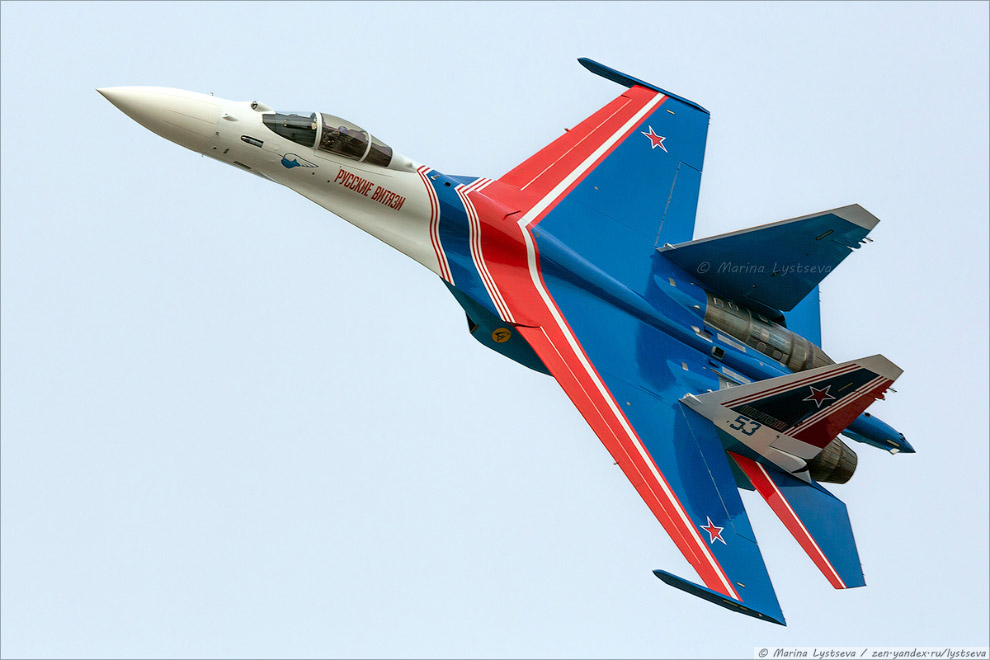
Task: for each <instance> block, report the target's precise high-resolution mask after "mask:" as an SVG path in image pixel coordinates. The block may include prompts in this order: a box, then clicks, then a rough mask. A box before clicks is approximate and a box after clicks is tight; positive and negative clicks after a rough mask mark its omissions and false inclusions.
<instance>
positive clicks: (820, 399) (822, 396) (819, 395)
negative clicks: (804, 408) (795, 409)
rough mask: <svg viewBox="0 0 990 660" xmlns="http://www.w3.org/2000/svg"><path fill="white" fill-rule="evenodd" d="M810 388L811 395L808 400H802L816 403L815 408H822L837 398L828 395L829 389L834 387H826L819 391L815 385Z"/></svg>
mask: <svg viewBox="0 0 990 660" xmlns="http://www.w3.org/2000/svg"><path fill="white" fill-rule="evenodd" d="M808 387H809V388H811V394H809V395H808V397H807V398H805V399H801V400H802V401H814V402H815V406H817V407H818V408H821V407H822V404H823V403H825V402H826V401H831V400H832V399H834V398H835V397H834V396H832V395H831V394H829V393H828V389H829V388H830V387H832V386H831V385H826V386H825V387H823V388H822V389H818V388H817V387H815V386H814V385H809V386H808Z"/></svg>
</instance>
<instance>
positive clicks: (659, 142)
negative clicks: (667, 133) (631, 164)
mask: <svg viewBox="0 0 990 660" xmlns="http://www.w3.org/2000/svg"><path fill="white" fill-rule="evenodd" d="M647 128H649V129H650V132H649V133H647V132H645V131H643V133H642V135H645V136H646V137H648V138H650V149H651V150H652V149H656V148H657V147H660V148H661V149H663V150H664V151H665V152H667V153H670V152H668V151H667V147H665V146H663V141H664V140H666V139H667V138H665V137H661V136H659V135H657V134H656V133H654V132H653V127H652V126H648V127H647Z"/></svg>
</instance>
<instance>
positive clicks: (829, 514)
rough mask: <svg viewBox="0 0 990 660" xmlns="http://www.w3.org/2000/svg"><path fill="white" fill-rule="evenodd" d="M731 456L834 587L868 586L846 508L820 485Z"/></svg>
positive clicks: (752, 461)
mask: <svg viewBox="0 0 990 660" xmlns="http://www.w3.org/2000/svg"><path fill="white" fill-rule="evenodd" d="M729 456H731V457H732V458H733V459H734V460H735V461H736V463H737V464H738V465H739V467H740V468H742V471H743V472H745V473H746V476H747V477H749V480H750V482H752V484H753V486H754V487H756V490H757V492H758V493H759V494H760V495H761V496H762V497H763V499H764V500H766V501H767V504H769V505H770V508H771V509H772V510H773V512H774V513H775V514H777V517H778V518H780V521H781V522H782V523H784V527H786V528H787V531H789V532H790V533H791V536H793V537H794V538H795V540H797V542H798V543H799V544H800V545H801V548H802V549H803V550H804V551H805V552H806V553H807V555H808V556H809V557H810V558H811V561H813V562H814V563H815V566H817V567H818V570H820V571H821V572H822V575H824V576H825V578H826V579H827V580H828V581H829V583H830V584H831V585H832V586H833V587H835V588H836V589H848V588H850V587H862V586H864V585H866V580H864V579H863V569H862V567H861V566H860V563H859V553H858V552H857V551H856V540H855V539H854V538H853V532H852V525H851V524H850V522H849V513H848V512H847V511H846V505H845V504H843V503H842V502H841V501H840V500H838V499H837V498H836V497H835V496H834V495H832V494H831V493H830V492H828V491H827V490H825V489H824V488H822V487H821V486H819V485H818V484H815V483H811V484H809V483H806V482H804V481H802V480H800V479H797V478H795V477H792V476H791V475H789V474H784V473H783V472H780V471H779V470H775V469H774V468H772V467H767V466H765V465H763V464H762V463H757V462H756V461H754V460H752V459H749V458H746V457H744V456H740V455H739V454H736V453H734V452H729Z"/></svg>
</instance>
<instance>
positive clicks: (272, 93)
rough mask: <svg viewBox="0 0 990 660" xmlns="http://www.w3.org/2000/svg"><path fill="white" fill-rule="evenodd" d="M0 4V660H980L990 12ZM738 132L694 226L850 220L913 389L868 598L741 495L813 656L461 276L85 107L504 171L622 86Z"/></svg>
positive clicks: (848, 352)
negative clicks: (606, 439)
mask: <svg viewBox="0 0 990 660" xmlns="http://www.w3.org/2000/svg"><path fill="white" fill-rule="evenodd" d="M0 12H2V53H0V55H2V57H0V59H2V223H0V228H2V235H0V239H2V245H0V256H2V278H0V293H2V298H0V300H2V318H0V329H2V335H0V352H2V372H0V386H2V390H0V396H2V417H0V430H2V457H0V471H2V472H0V477H2V511H0V513H2V533H0V541H2V548H0V550H2V553H0V568H2V581H0V606H2V612H0V617H2V618H0V646H2V648H0V651H2V654H3V656H5V657H220V656H224V657H230V656H251V657H259V656H263V657H276V656H289V657H335V656H339V657H380V656H401V657H442V656H457V657H478V656H481V657H560V656H583V657H598V656H603V657H695V656H707V657H712V656H715V657H722V656H728V657H735V656H739V657H751V656H752V653H753V647H754V646H763V645H814V644H819V645H821V644H834V645H843V646H865V645H897V646H927V645H939V646H942V645H948V644H964V645H986V644H987V643H988V624H987V621H988V619H990V612H988V531H987V520H988V499H990V496H988V477H987V466H988V449H987V447H988V442H987V439H988V432H987V428H988V414H987V400H988V389H987V368H988V359H987V341H988V327H987V309H988V295H987V289H988V284H987V281H988V259H987V245H988V225H990V212H988V176H990V175H988V160H990V156H988V115H990V108H988V76H990V72H988V55H987V53H988V22H990V21H988V4H987V3H965V4H948V3H938V4H896V3H880V4H837V3H825V4H814V3H797V4H756V5H749V4H736V3H732V4H716V3H699V4H648V3H634V4H619V3H610V4H594V3H575V4H572V3H552V4H536V3H524V4H505V5H501V4H500V5H491V4H455V3H441V4H414V3H400V4H374V3H372V4H317V3H305V4H288V3H285V4H266V3H260V2H259V3H247V4H237V3H220V4H195V3H175V4H171V3H167V4H156V3H146V4H126V3H109V4H84V3H67V4H46V3H12V2H5V3H3V5H2V8H0ZM581 56H587V57H591V58H594V59H597V60H599V61H601V62H604V63H606V64H608V65H610V66H612V67H615V68H617V69H619V70H621V71H625V72H627V73H629V74H631V75H633V76H636V77H639V78H642V79H644V80H647V81H650V82H653V83H655V84H657V85H660V86H661V87H664V88H667V89H669V90H671V91H673V92H675V93H677V94H680V95H682V96H686V97H687V98H690V99H692V100H695V101H697V102H699V103H701V104H702V105H704V106H705V107H706V108H708V109H709V110H710V111H711V113H712V120H711V129H710V132H709V142H708V152H707V158H706V164H705V177H704V183H703V185H702V191H701V202H700V208H699V216H698V236H699V237H700V236H705V235H711V234H715V233H720V232H723V231H730V230H734V229H740V228H744V227H748V226H752V225H756V224H761V223H765V222H771V221H775V220H781V219H784V218H789V217H794V216H798V215H803V214H806V213H811V212H814V211H818V210H822V209H827V208H833V207H836V206H841V205H845V204H851V203H860V204H862V205H863V206H865V207H866V208H867V209H869V210H870V211H871V212H873V213H874V214H875V215H876V216H877V217H879V218H880V219H881V224H880V225H879V226H878V227H877V229H876V230H875V231H874V232H873V233H872V237H873V238H874V240H875V242H874V243H873V244H870V245H868V246H866V247H865V248H863V249H862V250H861V251H859V252H857V253H856V254H854V255H852V256H851V257H850V258H849V259H848V260H847V261H846V262H845V263H843V265H842V266H841V268H839V269H838V270H837V272H835V273H834V274H833V275H830V276H829V278H828V279H827V280H826V281H825V284H824V286H823V314H824V328H823V329H824V347H825V349H826V350H827V351H828V352H829V353H830V354H831V355H832V356H833V357H834V358H836V359H837V360H840V361H841V360H846V359H852V358H856V357H861V356H865V355H871V354H873V353H877V352H882V353H884V354H885V355H886V356H887V357H889V358H890V359H891V360H893V361H894V362H895V363H897V364H898V365H900V366H901V367H902V368H904V370H905V373H904V376H903V377H902V378H901V379H900V380H899V381H898V383H897V390H898V392H897V393H896V394H893V395H891V396H890V397H888V400H887V401H885V402H880V403H878V404H877V405H876V406H875V408H874V409H873V410H874V412H876V413H877V414H878V415H880V416H881V417H882V418H883V419H885V420H887V421H889V422H890V423H892V424H893V425H894V426H896V427H897V428H898V429H900V430H902V431H903V432H904V433H905V434H906V435H907V437H908V439H909V440H910V441H911V442H912V444H913V445H914V446H915V447H916V448H917V450H918V453H917V454H916V455H913V456H890V455H887V454H885V453H882V452H878V451H874V450H871V449H870V448H869V447H865V446H863V447H856V449H857V451H858V453H859V456H860V467H859V471H858V472H857V474H856V475H855V477H854V478H853V480H852V481H851V482H850V483H849V484H847V485H844V486H837V487H835V488H834V489H833V492H835V493H836V494H837V495H838V496H839V497H840V498H842V499H843V500H844V501H845V502H846V503H847V504H848V506H849V510H850V513H851V518H852V522H853V527H854V531H855V534H856V538H857V540H858V542H859V548H860V554H861V559H862V562H863V566H864V571H865V574H866V580H867V583H868V584H869V586H868V587H866V588H864V589H854V590H849V591H846V592H836V591H834V590H833V589H831V587H829V586H828V584H827V582H826V581H825V579H824V578H823V577H822V576H821V575H820V574H819V573H818V572H817V570H816V569H815V568H814V566H813V565H812V564H811V562H810V561H809V560H808V559H807V558H806V557H805V556H804V555H803V553H802V552H801V551H800V549H799V547H798V546H797V544H796V542H795V541H793V539H791V538H790V537H789V536H788V535H787V534H786V532H785V531H784V530H783V527H782V526H781V525H780V524H779V522H778V521H777V520H776V518H774V517H773V515H772V514H771V513H770V511H769V509H768V508H767V507H766V506H765V505H764V503H763V502H762V501H760V500H759V499H758V498H754V497H752V496H747V497H744V500H745V502H746V504H747V506H748V508H749V511H750V515H751V519H752V521H753V525H754V528H755V530H756V533H757V536H758V538H759V541H760V546H761V549H762V550H763V553H764V556H765V558H766V560H767V564H768V567H769V571H770V575H771V577H772V578H773V580H774V585H775V588H776V591H777V595H778V596H779V598H780V602H781V605H782V607H783V610H784V613H785V615H786V617H787V619H788V622H789V627H787V628H781V627H778V626H772V625H768V624H765V623H761V622H758V621H755V620H753V619H748V618H745V617H741V616H738V615H734V614H732V613H730V612H727V611H724V610H722V609H720V608H717V607H714V606H713V605H711V604H709V603H706V602H704V601H701V600H699V599H695V598H692V597H690V596H687V595H686V594H683V593H681V592H678V591H676V590H673V589H671V588H669V587H667V586H665V585H664V584H662V583H661V582H660V581H659V580H657V579H656V578H654V577H653V575H652V574H651V570H652V569H655V568H663V569H666V570H670V571H672V572H674V573H676V574H680V575H685V576H687V577H691V578H693V573H692V571H691V569H690V567H689V566H688V564H687V563H686V562H685V560H684V559H683V558H682V557H681V555H680V554H679V552H678V551H677V549H676V548H675V546H674V545H673V543H672V542H671V541H669V540H668V538H667V536H666V535H665V534H664V532H663V530H662V529H661V528H660V526H659V525H658V524H657V523H656V520H655V519H654V518H653V516H652V514H650V512H649V511H648V510H647V508H646V506H645V505H644V504H643V503H642V502H641V501H640V500H639V498H638V496H637V495H636V493H635V491H634V490H633V488H632V487H631V486H630V485H629V483H628V482H627V481H626V479H625V478H624V477H623V476H622V474H621V472H620V471H619V470H618V469H617V468H615V467H614V466H613V465H612V460H611V459H610V458H609V456H608V454H607V452H606V451H605V449H604V448H603V447H602V446H601V443H600V442H599V441H598V440H597V439H596V438H595V436H594V435H593V433H592V432H591V431H590V429H588V428H587V427H586V426H585V424H584V422H583V420H582V419H581V417H580V415H579V414H578V413H577V412H576V411H575V410H574V409H573V408H572V406H571V404H570V403H569V401H568V400H567V399H566V397H565V396H564V394H563V393H562V392H561V391H560V390H559V388H558V387H557V386H556V384H555V383H554V382H553V381H552V380H551V379H549V378H547V377H545V376H541V375H539V374H536V373H533V372H530V371H528V370H526V369H524V368H522V367H519V366H517V365H515V364H513V363H511V362H509V361H507V360H504V359H502V358H500V357H499V356H498V355H496V354H495V353H492V352H490V351H487V350H486V349H484V348H483V347H481V346H480V345H477V343H476V342H475V341H474V340H473V339H472V338H471V337H470V336H469V335H468V333H467V331H466V323H465V322H464V318H463V313H462V312H461V310H460V308H459V307H458V306H457V305H456V303H455V302H454V300H453V299H452V298H451V297H450V296H449V294H448V293H447V292H446V291H444V289H443V287H442V286H441V284H440V282H439V281H438V279H437V278H436V277H435V276H434V275H432V274H431V273H429V272H427V271H426V270H425V269H423V268H422V267H420V266H418V265H416V264H415V263H413V262H412V261H411V260H409V259H407V258H406V257H404V256H402V255H401V254H399V253H397V252H394V251H393V250H391V249H390V248H388V247H386V246H384V245H382V244H379V243H378V242H377V241H375V240H374V239H373V238H371V237H369V236H367V235H365V234H362V233H361V232H359V231H358V230H356V229H354V228H353V227H351V226H350V225H347V224H346V223H344V222H343V221H341V220H339V219H338V218H335V217H334V216H332V215H330V214H329V213H327V212H326V211H323V210H322V209H320V208H319V207H317V206H316V205H314V204H312V203H310V202H308V201H306V200H304V199H303V198H301V197H299V196H297V195H295V194H294V193H292V192H291V191H289V190H287V189H284V188H279V187H277V186H274V185H272V184H270V183H267V182H265V181H262V180H260V179H258V178H256V177H251V176H248V175H246V174H244V173H243V172H240V171H237V170H235V169H233V168H229V167H225V166H223V165H221V164H219V163H217V162H215V161H212V160H209V159H205V158H201V157H198V156H196V155H195V154H192V153H191V152H188V151H185V150H183V149H181V148H179V147H178V146H175V145H173V144H170V143H168V142H166V141H164V140H162V139H161V138H159V137H157V136H155V135H153V134H151V133H149V132H148V131H146V130H144V129H143V128H141V127H140V126H138V125H137V124H135V123H134V122H133V121H131V120H130V119H128V118H127V117H126V116H124V115H123V114H121V113H120V112H119V111H118V110H116V109H115V108H114V107H113V106H111V105H110V104H109V103H107V102H106V101H105V100H104V99H103V98H102V97H100V95H99V94H97V93H96V91H95V88H97V87H103V86H112V85H161V86H172V87H181V88H186V89H190V90H194V91H200V92H214V93H216V94H217V95H218V96H222V97H226V98H231V99H238V100H252V99H258V100H261V101H263V102H265V103H267V104H269V105H271V106H273V107H276V108H282V109H306V110H314V111H325V112H331V113H334V114H337V115H340V116H343V117H346V118H348V119H351V120H353V121H355V122H357V123H359V124H361V125H363V126H364V127H366V128H368V129H370V130H371V131H372V132H374V133H375V134H376V135H379V136H381V137H382V138H383V139H384V140H385V141H387V142H389V143H390V144H391V145H392V146H394V147H395V148H396V149H397V150H399V151H400V152H403V153H406V154H408V155H409V156H411V157H412V158H414V159H416V160H418V161H421V162H424V163H427V164H429V165H431V166H433V167H436V168H438V169H440V170H442V171H445V172H448V173H451V174H465V175H484V176H491V177H497V176H499V175H501V174H502V173H504V172H505V171H507V170H508V169H510V168H511V167H512V166H513V165H515V164H516V163H518V162H519V161H521V160H522V159H524V158H526V157H527V156H529V155H530V154H531V153H533V152H535V151H536V150H537V149H539V148H540V147H542V146H543V145H544V144H546V143H547V142H549V141H550V140H552V139H554V138H555V137H556V136H557V135H558V134H559V133H560V132H561V131H562V129H564V128H566V127H569V126H572V125H574V124H575V123H577V122H578V121H579V120H580V119H582V118H583V117H585V116H586V115H588V114H590V113H591V112H593V111H594V110H596V109H597V108H598V107H600V106H602V105H604V104H605V103H606V102H608V101H609V100H611V99H612V98H613V97H614V96H616V95H617V94H618V93H620V91H621V88H620V87H618V86H616V85H614V84H612V83H610V82H607V81H605V80H603V79H601V78H597V77H595V76H592V75H591V74H589V73H588V72H586V71H585V70H584V69H582V68H581V67H580V66H579V65H578V64H577V63H576V61H575V60H576V58H577V57H581Z"/></svg>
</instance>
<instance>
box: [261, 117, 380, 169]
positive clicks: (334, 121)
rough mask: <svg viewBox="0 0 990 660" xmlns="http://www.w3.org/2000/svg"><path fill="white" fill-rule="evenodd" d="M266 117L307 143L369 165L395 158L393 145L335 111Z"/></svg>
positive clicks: (297, 140)
mask: <svg viewBox="0 0 990 660" xmlns="http://www.w3.org/2000/svg"><path fill="white" fill-rule="evenodd" d="M262 121H264V122H265V126H267V127H268V128H269V129H271V130H272V131H274V132H276V133H278V134H279V135H281V136H282V137H284V138H286V139H289V140H292V141H293V142H295V143H296V144H301V145H303V146H305V147H310V148H313V147H316V148H317V149H319V150H321V151H326V152H328V153H331V154H335V155H337V156H343V157H344V158H349V159H351V160H356V161H358V162H360V163H368V164H369V165H379V166H381V167H388V166H389V164H390V163H391V162H392V148H391V147H390V146H388V145H387V144H385V143H384V142H382V141H380V140H378V139H377V138H375V137H374V136H373V135H371V134H370V133H368V131H366V130H364V129H362V128H361V127H360V126H356V125H354V124H352V123H351V122H349V121H347V120H346V119H341V118H340V117H335V116H334V115H328V114H326V113H320V114H319V116H317V114H316V113H315V112H314V113H312V114H310V115H309V116H306V115H305V114H304V113H301V112H286V113H281V112H276V113H274V114H266V115H263V116H262Z"/></svg>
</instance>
